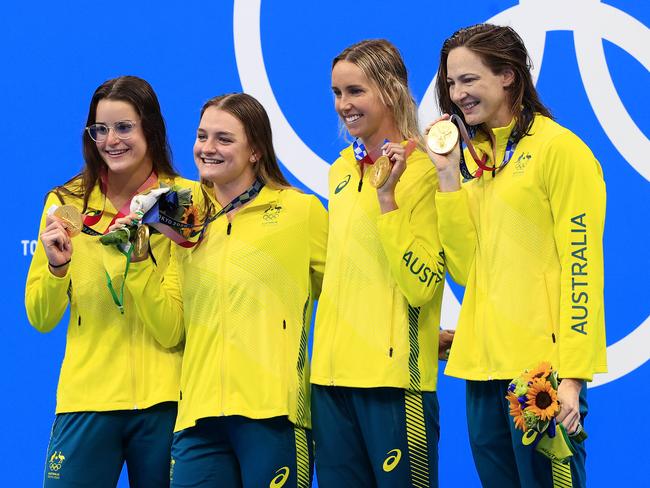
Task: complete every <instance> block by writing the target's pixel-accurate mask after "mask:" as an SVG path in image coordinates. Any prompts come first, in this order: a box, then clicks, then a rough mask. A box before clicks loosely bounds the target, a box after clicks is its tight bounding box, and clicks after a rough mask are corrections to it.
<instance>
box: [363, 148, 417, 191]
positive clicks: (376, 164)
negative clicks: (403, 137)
mask: <svg viewBox="0 0 650 488" xmlns="http://www.w3.org/2000/svg"><path fill="white" fill-rule="evenodd" d="M389 142H390V141H389V140H388V139H384V142H383V143H382V146H384V145H386V144H388V143H389ZM416 145H417V144H416V143H415V141H413V140H409V141H408V142H407V143H406V146H405V152H404V158H405V159H407V158H408V157H409V155H410V154H411V153H412V152H413V150H414V149H415V147H416ZM352 150H353V151H354V157H355V158H356V160H357V161H358V162H359V163H360V165H361V180H360V181H359V190H361V184H362V182H363V169H364V166H363V165H364V164H368V165H372V168H371V170H370V171H371V172H370V176H369V177H368V182H369V183H370V185H371V186H372V187H373V188H381V187H382V186H384V184H385V183H386V181H387V180H388V177H389V176H390V173H391V170H392V168H393V163H392V162H391V160H390V159H389V158H388V156H387V155H386V154H385V152H382V154H381V155H380V156H379V157H378V158H377V159H375V160H374V161H373V159H372V157H371V156H370V153H369V152H368V151H367V150H366V147H365V146H364V144H363V142H359V139H355V141H354V142H353V143H352Z"/></svg>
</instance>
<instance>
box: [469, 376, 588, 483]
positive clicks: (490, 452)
mask: <svg viewBox="0 0 650 488" xmlns="http://www.w3.org/2000/svg"><path fill="white" fill-rule="evenodd" d="M509 383H510V381H508V380H492V381H467V398H466V402H467V427H468V430H469V441H470V445H471V447H472V455H473V456H474V464H475V465H476V470H477V471H478V475H479V478H480V479H481V484H482V485H483V487H484V488H520V487H521V488H551V487H552V486H553V478H552V470H551V461H550V460H549V459H548V458H547V457H546V456H544V455H542V454H540V453H538V452H537V451H536V450H535V448H534V447H532V446H524V445H523V444H522V443H521V437H522V435H523V432H522V431H521V430H517V429H515V426H514V422H513V421H512V417H511V416H510V414H509V409H508V400H506V391H507V388H508V384H509ZM580 413H581V417H582V421H581V422H582V424H583V425H584V417H585V416H586V415H587V386H586V385H583V387H582V390H581V392H580ZM572 444H573V448H574V449H575V454H574V455H573V457H572V458H571V476H572V478H573V486H574V488H584V487H585V486H586V473H585V459H586V456H587V452H586V449H585V444H584V442H582V443H577V442H572Z"/></svg>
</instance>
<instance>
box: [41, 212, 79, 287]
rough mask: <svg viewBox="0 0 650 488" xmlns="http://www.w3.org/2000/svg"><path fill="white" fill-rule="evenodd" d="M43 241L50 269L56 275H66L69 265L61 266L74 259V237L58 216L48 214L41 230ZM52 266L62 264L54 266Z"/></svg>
mask: <svg viewBox="0 0 650 488" xmlns="http://www.w3.org/2000/svg"><path fill="white" fill-rule="evenodd" d="M40 237H41V242H42V243H43V248H44V249H45V255H46V256H47V261H48V263H49V264H50V271H51V272H52V274H54V275H56V276H59V277H61V276H65V273H66V271H67V269H68V266H67V265H66V266H61V265H63V264H65V263H68V262H69V261H70V259H72V239H70V236H69V235H68V232H67V231H66V229H65V226H64V224H63V223H62V222H61V221H60V220H58V219H57V218H56V217H53V216H50V215H48V216H47V217H46V220H45V229H43V231H42V232H41V235H40ZM52 266H61V267H60V268H53V267H52Z"/></svg>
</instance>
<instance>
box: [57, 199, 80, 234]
mask: <svg viewBox="0 0 650 488" xmlns="http://www.w3.org/2000/svg"><path fill="white" fill-rule="evenodd" d="M52 215H54V216H55V217H56V218H57V219H59V220H60V221H61V222H62V223H63V226H64V227H65V229H66V231H67V232H68V235H69V236H70V237H75V236H78V235H79V234H81V229H83V220H82V219H81V212H79V210H78V209H77V207H75V206H73V205H61V206H60V207H57V208H56V209H55V210H54V213H53V214H52Z"/></svg>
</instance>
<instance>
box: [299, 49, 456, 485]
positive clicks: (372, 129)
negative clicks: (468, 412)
mask: <svg viewBox="0 0 650 488" xmlns="http://www.w3.org/2000/svg"><path fill="white" fill-rule="evenodd" d="M332 91H333V93H334V108H335V110H336V112H337V113H338V115H339V117H340V119H341V121H342V123H343V124H344V125H345V128H346V129H347V131H348V133H349V134H350V135H351V136H353V137H354V138H355V141H354V143H353V144H352V145H351V146H350V147H347V148H345V149H344V150H343V151H341V156H340V157H339V158H338V159H337V160H336V161H335V162H334V164H332V166H331V169H330V175H329V182H330V195H329V197H330V200H329V205H330V207H329V210H330V240H329V246H328V249H327V264H326V272H325V278H324V283H323V293H322V295H321V298H320V301H319V306H318V313H317V315H316V326H315V327H316V328H315V338H314V353H313V372H312V379H311V380H312V383H313V388H312V395H313V397H312V398H313V413H314V438H315V441H316V459H317V464H316V471H317V474H318V479H319V482H320V483H321V484H322V486H337V485H342V486H415V487H435V486H438V436H439V420H438V397H437V395H436V380H437V358H438V348H437V345H438V324H439V320H440V305H441V301H442V290H443V283H444V280H443V277H444V272H445V271H444V270H445V265H444V259H443V257H442V254H441V250H442V249H441V245H440V241H439V240H438V233H437V229H436V214H435V207H434V195H435V187H436V185H437V178H436V173H435V168H434V167H433V165H432V164H431V161H429V159H428V158H427V156H426V154H425V153H424V152H423V151H421V150H419V149H416V146H417V145H418V143H419V142H420V139H421V138H420V135H419V130H418V125H417V119H416V108H415V102H414V100H413V97H412V96H411V93H410V91H409V87H408V74H407V71H406V66H405V65H404V61H403V60H402V57H401V55H400V53H399V51H398V50H397V48H396V47H395V46H394V45H392V44H391V43H390V42H388V41H386V40H381V39H376V40H366V41H361V42H359V43H357V44H354V45H352V46H350V47H348V48H346V49H345V50H344V51H343V52H342V53H340V54H339V55H338V56H336V57H335V58H334V61H333V63H332ZM382 161H383V163H384V164H385V167H387V168H388V170H387V174H385V175H384V177H382V178H379V177H377V178H375V176H376V175H377V174H378V172H377V171H376V168H377V166H378V165H379V164H380V162H382ZM351 179H352V181H355V183H356V182H358V184H354V185H349V184H348V183H349V182H350V181H351ZM382 179H384V181H383V182H382V181H381V180H382ZM368 304H371V305H370V306H368Z"/></svg>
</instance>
